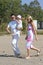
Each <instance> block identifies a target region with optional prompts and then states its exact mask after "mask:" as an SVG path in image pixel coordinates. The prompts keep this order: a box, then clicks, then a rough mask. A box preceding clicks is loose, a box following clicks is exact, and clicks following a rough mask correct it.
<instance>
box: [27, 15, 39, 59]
mask: <svg viewBox="0 0 43 65" xmlns="http://www.w3.org/2000/svg"><path fill="white" fill-rule="evenodd" d="M27 23H28V27H27V35H26V41H27V43H26V49H27V56H26V59H29V58H30V55H29V51H30V49H33V50H36V51H37V52H38V55H39V53H40V50H39V49H38V48H35V47H34V46H33V45H32V42H33V36H34V35H35V38H36V40H38V38H37V32H36V28H35V25H34V23H33V19H32V17H31V16H29V15H28V17H27Z"/></svg>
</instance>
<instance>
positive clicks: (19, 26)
mask: <svg viewBox="0 0 43 65" xmlns="http://www.w3.org/2000/svg"><path fill="white" fill-rule="evenodd" d="M21 18H22V17H21V15H17V22H18V26H17V30H18V31H17V34H18V36H19V37H20V34H21V30H22V29H23V26H22V19H21Z"/></svg>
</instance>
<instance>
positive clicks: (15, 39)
mask: <svg viewBox="0 0 43 65" xmlns="http://www.w3.org/2000/svg"><path fill="white" fill-rule="evenodd" d="M11 19H12V20H11V21H10V22H9V24H8V26H7V28H6V30H7V32H8V33H11V34H12V47H13V51H14V53H15V56H19V55H20V51H19V48H18V39H19V36H18V34H17V31H18V30H17V26H18V22H17V21H16V18H15V15H14V14H11Z"/></svg>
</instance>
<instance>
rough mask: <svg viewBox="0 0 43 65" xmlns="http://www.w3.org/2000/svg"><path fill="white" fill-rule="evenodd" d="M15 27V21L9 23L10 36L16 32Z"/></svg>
mask: <svg viewBox="0 0 43 65" xmlns="http://www.w3.org/2000/svg"><path fill="white" fill-rule="evenodd" d="M17 26H18V23H17V21H16V20H13V21H11V22H9V24H8V28H10V29H11V33H12V35H15V34H16V32H17V30H16V28H17Z"/></svg>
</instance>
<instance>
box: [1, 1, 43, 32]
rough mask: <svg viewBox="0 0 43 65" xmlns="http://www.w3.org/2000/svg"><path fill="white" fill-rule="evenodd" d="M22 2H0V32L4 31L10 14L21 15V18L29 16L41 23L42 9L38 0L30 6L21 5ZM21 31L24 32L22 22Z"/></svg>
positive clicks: (24, 24)
mask: <svg viewBox="0 0 43 65" xmlns="http://www.w3.org/2000/svg"><path fill="white" fill-rule="evenodd" d="M21 1H22V0H0V30H2V31H5V27H6V24H7V23H8V22H9V21H10V15H11V13H14V14H15V15H18V14H21V15H22V16H23V17H25V18H26V17H27V15H28V14H29V15H31V16H32V17H33V18H34V19H37V20H38V21H43V9H42V8H41V6H40V3H39V2H38V0H34V1H31V2H30V4H28V5H27V4H24V5H22V4H21ZM23 31H24V32H25V31H26V22H25V21H24V20H23Z"/></svg>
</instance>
